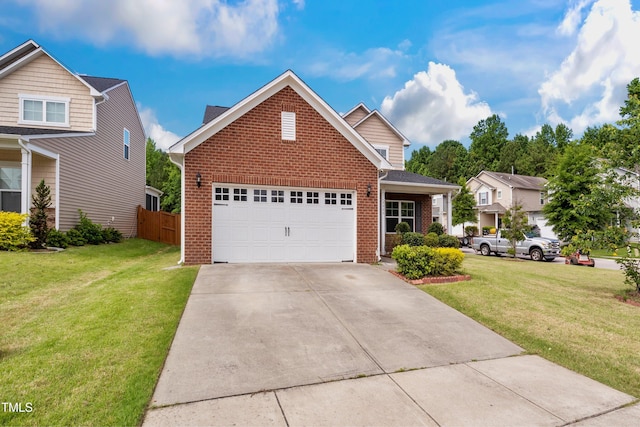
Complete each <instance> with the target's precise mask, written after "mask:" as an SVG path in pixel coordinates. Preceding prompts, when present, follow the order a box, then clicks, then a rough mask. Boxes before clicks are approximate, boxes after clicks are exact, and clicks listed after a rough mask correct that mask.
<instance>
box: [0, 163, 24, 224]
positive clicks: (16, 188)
mask: <svg viewBox="0 0 640 427" xmlns="http://www.w3.org/2000/svg"><path fill="white" fill-rule="evenodd" d="M21 188H22V168H21V167H20V163H19V162H0V211H5V212H20V209H21V207H22V200H21V196H22V195H21Z"/></svg>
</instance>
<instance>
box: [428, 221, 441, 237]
mask: <svg viewBox="0 0 640 427" xmlns="http://www.w3.org/2000/svg"><path fill="white" fill-rule="evenodd" d="M427 233H436V234H437V235H438V236H441V235H443V234H444V227H443V226H442V224H440V223H439V222H432V223H431V225H430V226H429V228H428V229H427Z"/></svg>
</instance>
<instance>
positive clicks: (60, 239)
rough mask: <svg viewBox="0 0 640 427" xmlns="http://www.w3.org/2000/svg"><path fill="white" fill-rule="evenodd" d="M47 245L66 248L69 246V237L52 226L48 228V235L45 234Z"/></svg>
mask: <svg viewBox="0 0 640 427" xmlns="http://www.w3.org/2000/svg"><path fill="white" fill-rule="evenodd" d="M47 246H50V247H54V248H67V247H69V239H68V238H67V236H66V235H65V234H64V233H62V232H61V231H58V230H57V229H55V228H52V229H51V230H49V235H48V236H47Z"/></svg>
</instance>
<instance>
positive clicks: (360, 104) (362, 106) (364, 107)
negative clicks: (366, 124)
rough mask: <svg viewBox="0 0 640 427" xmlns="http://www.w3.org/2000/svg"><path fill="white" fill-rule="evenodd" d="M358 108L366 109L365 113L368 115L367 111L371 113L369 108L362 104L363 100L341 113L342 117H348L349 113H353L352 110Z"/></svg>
mask: <svg viewBox="0 0 640 427" xmlns="http://www.w3.org/2000/svg"><path fill="white" fill-rule="evenodd" d="M358 108H362V109H363V110H364V111H366V113H365V114H366V115H368V114H369V113H371V110H369V108H368V107H367V106H366V105H364V103H363V102H361V103H359V104H358V105H356V106H355V107H353V108H352V109H351V110H349V111H347V112H346V113H344V114H343V115H342V117H348V116H349V115H350V114H351V113H353V112H354V111H356V110H357V109H358Z"/></svg>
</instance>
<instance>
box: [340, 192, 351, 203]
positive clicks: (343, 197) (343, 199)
mask: <svg viewBox="0 0 640 427" xmlns="http://www.w3.org/2000/svg"><path fill="white" fill-rule="evenodd" d="M340 204H341V205H342V206H351V193H341V194H340Z"/></svg>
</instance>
